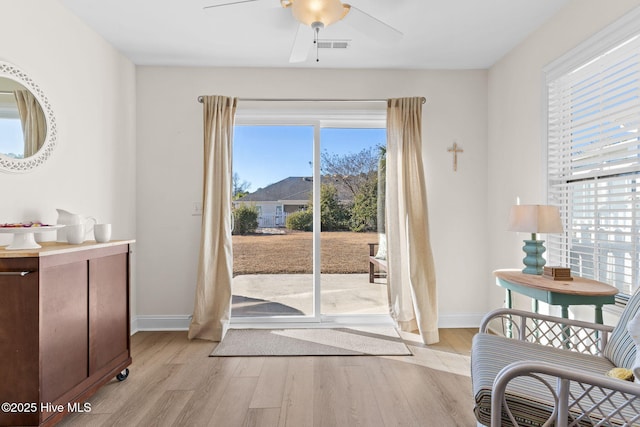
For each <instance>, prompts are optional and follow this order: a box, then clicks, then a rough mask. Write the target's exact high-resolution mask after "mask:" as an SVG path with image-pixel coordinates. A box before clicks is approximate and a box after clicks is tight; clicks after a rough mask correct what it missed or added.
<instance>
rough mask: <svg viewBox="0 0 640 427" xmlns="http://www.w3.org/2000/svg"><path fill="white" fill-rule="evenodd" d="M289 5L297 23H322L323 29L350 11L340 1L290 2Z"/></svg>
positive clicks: (291, 0) (303, 0) (305, 0)
mask: <svg viewBox="0 0 640 427" xmlns="http://www.w3.org/2000/svg"><path fill="white" fill-rule="evenodd" d="M290 4H291V12H292V14H293V16H294V18H296V19H297V20H298V21H300V22H302V23H303V24H306V25H311V24H313V23H314V22H322V23H323V24H324V26H325V27H326V26H328V25H331V24H333V23H334V22H337V21H339V20H341V19H342V18H344V17H345V15H346V14H347V13H349V10H350V6H348V5H343V4H342V2H341V1H340V0H290Z"/></svg>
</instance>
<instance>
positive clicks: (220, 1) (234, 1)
mask: <svg viewBox="0 0 640 427" xmlns="http://www.w3.org/2000/svg"><path fill="white" fill-rule="evenodd" d="M269 2H273V0H231V1H229V0H208V1H205V2H204V3H206V5H205V6H203V7H202V8H203V9H204V10H212V9H216V8H218V7H224V6H246V5H250V4H252V3H261V4H262V6H266V5H267V3H269ZM274 3H275V2H274ZM254 6H255V5H254ZM278 7H280V5H279V4H278Z"/></svg>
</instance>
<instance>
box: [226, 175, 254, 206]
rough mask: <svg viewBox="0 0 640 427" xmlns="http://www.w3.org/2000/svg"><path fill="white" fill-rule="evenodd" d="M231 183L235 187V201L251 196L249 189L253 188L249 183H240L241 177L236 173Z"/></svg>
mask: <svg viewBox="0 0 640 427" xmlns="http://www.w3.org/2000/svg"><path fill="white" fill-rule="evenodd" d="M231 182H232V186H233V195H232V196H233V200H238V199H239V198H241V197H244V196H246V195H247V194H249V191H248V190H249V187H251V183H250V182H247V181H240V175H238V174H237V173H234V174H233V176H232V177H231Z"/></svg>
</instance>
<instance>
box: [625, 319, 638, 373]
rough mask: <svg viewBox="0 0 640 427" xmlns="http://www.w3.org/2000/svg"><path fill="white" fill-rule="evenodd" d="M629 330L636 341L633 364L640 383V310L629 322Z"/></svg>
mask: <svg viewBox="0 0 640 427" xmlns="http://www.w3.org/2000/svg"><path fill="white" fill-rule="evenodd" d="M627 330H628V331H629V335H631V339H632V340H633V342H634V343H636V362H635V363H634V364H633V376H634V377H635V382H636V383H638V384H640V311H638V312H637V313H636V315H635V316H633V319H631V320H630V321H629V323H627Z"/></svg>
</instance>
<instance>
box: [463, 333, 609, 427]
mask: <svg viewBox="0 0 640 427" xmlns="http://www.w3.org/2000/svg"><path fill="white" fill-rule="evenodd" d="M521 360H535V361H541V362H549V363H553V364H555V365H562V366H566V367H569V368H574V369H582V370H586V371H588V372H591V373H596V374H597V373H601V374H602V375H605V373H606V372H607V371H609V370H610V369H612V368H613V367H614V365H613V364H612V363H611V362H610V361H609V360H607V359H605V358H604V357H598V356H591V355H587V354H581V353H576V352H572V351H568V350H562V349H557V348H553V347H546V346H542V345H539V344H534V343H530V342H526V341H519V340H515V339H509V338H505V337H500V336H496V335H490V334H476V335H475V336H474V337H473V346H472V351H471V382H472V386H473V395H474V397H475V408H474V413H475V416H476V418H477V419H478V421H479V422H480V423H482V424H485V425H490V424H491V390H492V388H493V381H494V379H495V378H496V376H497V375H498V372H500V370H501V369H502V368H504V367H505V366H507V365H508V364H510V363H513V362H517V361H521ZM541 377H543V378H545V379H546V380H547V381H549V382H550V384H551V385H552V387H555V385H556V382H555V380H554V379H552V378H551V377H548V376H545V375H541ZM574 386H575V392H576V393H578V392H579V384H577V383H573V382H572V385H571V388H572V390H573V389H574ZM594 397H595V396H594ZM506 398H507V402H508V406H509V408H510V409H511V412H512V413H513V415H514V418H515V419H516V421H517V422H518V424H519V425H520V426H536V427H538V426H542V425H543V424H544V423H545V421H547V419H548V418H549V416H550V415H551V413H552V412H553V407H554V404H553V398H552V396H551V394H550V392H549V390H548V389H547V387H545V385H544V384H543V383H541V382H540V381H538V380H535V379H533V378H531V377H518V378H515V379H514V380H512V381H511V382H510V383H509V387H508V388H507V394H506ZM502 425H503V426H512V425H513V424H512V423H511V421H510V420H509V418H508V417H507V415H506V413H504V412H503V415H502ZM587 425H590V424H587Z"/></svg>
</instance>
